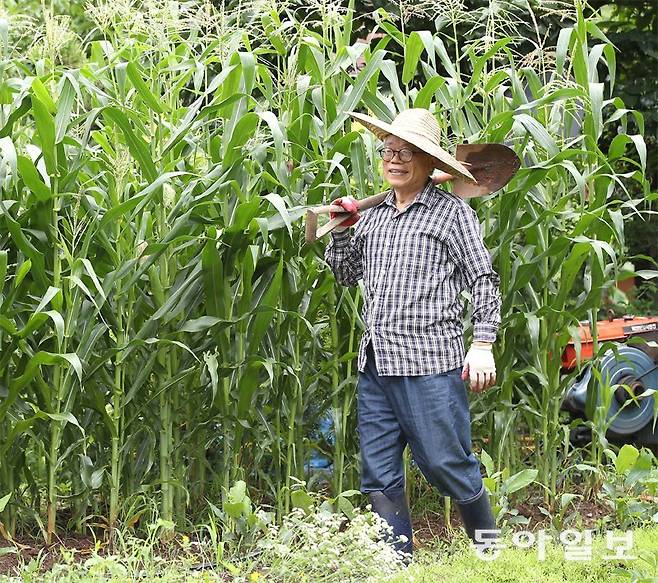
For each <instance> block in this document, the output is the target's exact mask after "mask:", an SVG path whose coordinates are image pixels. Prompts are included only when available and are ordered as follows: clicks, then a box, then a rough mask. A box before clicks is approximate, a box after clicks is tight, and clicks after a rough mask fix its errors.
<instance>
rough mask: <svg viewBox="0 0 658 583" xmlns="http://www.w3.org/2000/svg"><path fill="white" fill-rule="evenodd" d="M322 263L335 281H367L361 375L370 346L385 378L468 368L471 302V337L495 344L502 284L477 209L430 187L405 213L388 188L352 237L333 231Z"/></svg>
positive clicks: (422, 192) (359, 362)
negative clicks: (466, 312) (466, 302)
mask: <svg viewBox="0 0 658 583" xmlns="http://www.w3.org/2000/svg"><path fill="white" fill-rule="evenodd" d="M325 259H326V261H327V263H328V264H329V266H330V267H331V269H332V271H333V273H334V275H335V277H336V280H337V281H338V283H341V284H343V285H348V286H355V285H356V284H357V281H358V280H360V279H362V280H363V288H364V297H365V302H364V306H363V320H364V322H365V330H364V332H363V336H362V337H361V344H360V347H359V359H358V369H359V371H361V372H363V371H364V370H365V363H366V347H367V345H368V342H369V341H370V340H372V345H373V350H374V352H375V360H376V363H377V371H378V373H379V374H380V375H395V376H398V375H399V376H407V375H425V374H435V373H442V372H446V371H449V370H452V369H455V368H458V367H461V366H462V365H463V363H464V342H463V328H462V322H461V320H462V312H463V309H464V306H463V302H462V300H461V298H460V292H461V291H462V290H463V289H464V288H468V289H469V290H470V292H471V297H472V304H473V323H474V325H473V339H474V340H480V341H485V342H494V341H495V340H496V333H497V331H498V326H499V325H500V293H499V291H498V285H499V283H500V278H499V277H498V274H497V273H496V272H495V271H494V270H493V268H492V266H491V258H490V256H489V252H488V251H487V249H486V247H485V246H484V242H483V241H482V235H481V234H480V225H479V222H478V219H477V215H476V214H475V211H474V210H473V209H472V208H471V207H470V206H469V205H468V203H466V202H464V201H463V200H462V199H460V198H458V197H457V196H455V195H452V194H449V193H447V192H445V191H443V190H440V189H438V188H436V187H435V186H434V185H433V184H432V182H431V181H429V182H428V183H427V185H426V186H425V188H424V189H423V190H422V191H421V192H420V193H418V195H416V198H415V200H414V201H413V202H412V203H411V204H410V205H409V206H408V207H406V208H405V209H404V210H402V211H398V210H397V208H396V207H395V193H394V192H393V190H391V191H390V192H389V194H388V196H387V198H386V200H385V201H384V202H382V203H380V204H379V205H378V206H376V207H373V208H371V209H367V210H365V211H362V213H361V218H360V219H359V221H358V222H357V223H356V225H355V229H354V234H350V232H349V230H346V231H343V232H342V233H336V232H335V231H334V232H332V240H331V241H330V242H329V244H328V245H327V247H326V250H325Z"/></svg>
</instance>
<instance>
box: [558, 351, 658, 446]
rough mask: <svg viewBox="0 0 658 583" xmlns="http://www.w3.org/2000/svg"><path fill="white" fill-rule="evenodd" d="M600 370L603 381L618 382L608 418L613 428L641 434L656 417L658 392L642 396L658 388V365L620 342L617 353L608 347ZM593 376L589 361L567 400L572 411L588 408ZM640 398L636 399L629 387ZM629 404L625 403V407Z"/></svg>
mask: <svg viewBox="0 0 658 583" xmlns="http://www.w3.org/2000/svg"><path fill="white" fill-rule="evenodd" d="M598 370H599V371H600V373H601V378H602V379H603V382H604V383H606V384H609V385H610V386H615V385H618V386H617V387H616V388H615V390H614V394H613V395H612V399H611V402H610V408H609V409H608V413H607V420H608V421H609V422H610V427H609V429H610V430H611V431H613V432H614V433H616V434H618V435H630V434H633V433H637V432H638V431H640V430H641V429H643V428H644V427H645V426H646V425H648V424H649V423H651V422H652V420H653V411H654V400H655V398H656V395H655V394H649V395H646V396H643V397H642V396H641V395H642V394H643V393H645V391H647V389H653V390H655V391H658V365H657V364H656V363H655V362H654V361H653V360H652V359H651V358H650V357H649V356H648V355H647V354H646V353H644V352H642V351H641V350H639V349H637V348H634V347H632V346H626V345H624V344H619V345H618V349H617V354H615V352H614V351H613V350H608V351H607V352H606V353H605V354H604V355H603V357H602V358H601V359H600V360H599V366H598ZM591 378H592V365H591V364H588V365H587V366H586V367H585V368H584V369H583V371H582V372H581V374H580V375H579V377H578V378H577V379H576V381H575V383H574V384H573V385H572V386H571V387H570V388H569V389H568V391H567V396H566V398H565V400H564V403H565V405H566V407H567V408H569V409H571V410H572V411H580V412H584V411H585V403H586V401H587V387H588V385H589V383H590V380H591ZM622 385H627V386H628V387H629V389H630V392H631V393H632V394H633V395H634V396H635V397H636V400H635V401H634V400H633V398H632V397H631V395H630V394H629V392H628V390H627V389H626V387H624V386H622ZM597 389H598V390H597V404H599V405H600V404H601V390H600V389H601V387H597ZM624 405H625V406H624Z"/></svg>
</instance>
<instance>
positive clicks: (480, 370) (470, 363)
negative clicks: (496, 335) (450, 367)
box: [462, 343, 496, 393]
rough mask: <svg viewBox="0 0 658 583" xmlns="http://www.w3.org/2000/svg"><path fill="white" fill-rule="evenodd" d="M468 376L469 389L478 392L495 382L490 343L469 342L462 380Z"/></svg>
mask: <svg viewBox="0 0 658 583" xmlns="http://www.w3.org/2000/svg"><path fill="white" fill-rule="evenodd" d="M466 378H468V379H469V380H470V383H471V390H472V391H475V392H476V393H479V392H480V391H484V390H485V389H488V388H489V387H491V386H492V385H494V384H495V383H496V363H495V361H494V357H493V351H492V346H491V344H488V343H487V344H471V348H470V349H469V351H468V353H467V354H466V358H465V359H464V368H463V369H462V380H466Z"/></svg>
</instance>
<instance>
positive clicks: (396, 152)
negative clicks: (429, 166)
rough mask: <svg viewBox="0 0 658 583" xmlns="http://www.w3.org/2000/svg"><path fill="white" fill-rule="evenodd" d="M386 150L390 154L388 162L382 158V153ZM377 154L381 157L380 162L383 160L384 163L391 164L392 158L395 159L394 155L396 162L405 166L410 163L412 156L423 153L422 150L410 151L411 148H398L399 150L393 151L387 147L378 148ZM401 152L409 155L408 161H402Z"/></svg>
mask: <svg viewBox="0 0 658 583" xmlns="http://www.w3.org/2000/svg"><path fill="white" fill-rule="evenodd" d="M386 150H389V151H391V152H392V155H391V158H390V159H389V160H387V159H386V158H384V152H385V151H386ZM378 152H379V156H380V157H381V159H382V160H384V162H392V161H393V158H395V155H396V154H397V157H398V160H399V161H400V162H402V163H403V164H406V163H407V162H411V161H412V160H413V158H414V154H423V153H424V152H423V151H422V150H412V149H411V148H400V149H399V150H394V149H393V148H388V147H382V148H379V150H378ZM401 152H409V153H410V156H409V159H408V160H403V159H402V156H401V154H400V153H401ZM405 157H406V156H405Z"/></svg>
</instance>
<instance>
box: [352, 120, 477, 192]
mask: <svg viewBox="0 0 658 583" xmlns="http://www.w3.org/2000/svg"><path fill="white" fill-rule="evenodd" d="M347 113H348V114H349V115H350V116H352V117H353V118H354V119H356V120H358V121H359V123H361V124H362V125H364V126H365V127H366V128H368V129H369V130H370V131H371V132H372V133H373V134H375V135H376V136H377V137H378V138H379V139H380V140H384V139H385V138H386V136H389V135H391V134H393V135H394V136H397V137H398V138H401V139H403V140H404V141H406V142H409V143H410V144H413V145H414V146H416V147H417V148H419V149H421V150H422V151H423V152H427V153H428V154H429V155H430V156H434V157H435V158H436V159H437V160H438V163H437V165H436V167H437V168H440V169H441V170H443V171H444V172H448V173H450V174H452V175H453V176H456V177H459V178H463V179H465V180H468V181H470V182H477V181H476V180H475V178H473V176H472V175H471V173H470V172H469V171H468V170H467V169H466V168H465V167H464V165H463V164H462V163H461V162H459V161H458V160H456V159H455V158H453V157H452V156H451V155H450V154H448V152H446V151H445V150H444V149H443V148H442V147H441V127H440V126H439V122H437V121H436V118H435V117H434V115H432V112H431V111H429V110H427V109H420V108H415V109H406V110H405V111H401V112H400V113H399V114H398V115H397V116H396V118H395V119H394V120H393V122H392V123H386V122H383V121H380V120H378V119H376V118H374V117H370V116H369V115H364V114H362V113H356V112H355V111H348V112H347Z"/></svg>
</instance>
